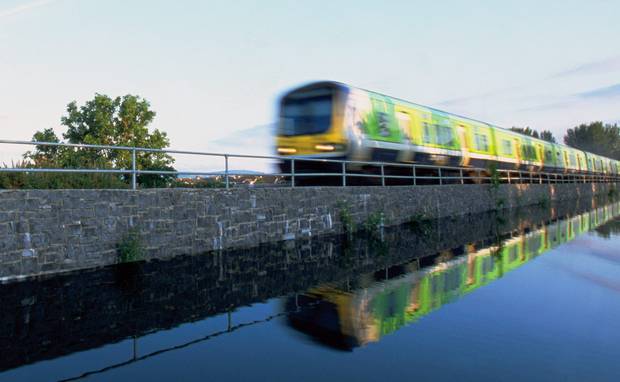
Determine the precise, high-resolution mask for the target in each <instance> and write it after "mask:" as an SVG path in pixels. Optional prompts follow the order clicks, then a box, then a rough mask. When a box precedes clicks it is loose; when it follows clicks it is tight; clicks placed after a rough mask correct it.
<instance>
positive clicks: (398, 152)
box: [276, 82, 620, 175]
mask: <svg viewBox="0 0 620 382" xmlns="http://www.w3.org/2000/svg"><path fill="white" fill-rule="evenodd" d="M279 109H280V121H279V126H278V133H277V137H276V150H277V153H278V154H279V155H281V156H288V157H292V158H332V159H345V160H353V161H380V162H399V163H423V164H435V165H446V166H448V165H449V166H462V167H477V168H489V167H490V166H491V165H495V166H497V168H500V169H507V170H509V169H515V170H527V171H545V172H554V173H583V174H599V175H618V174H619V171H620V161H617V160H613V159H609V158H606V157H603V156H600V155H596V154H592V153H588V152H585V151H582V150H578V149H575V148H572V147H569V146H566V145H562V144H557V143H550V142H547V141H544V140H541V139H537V138H533V137H530V136H526V135H522V134H519V133H516V132H514V131H511V130H507V129H503V128H500V127H497V126H493V125H491V124H488V123H485V122H481V121H477V120H474V119H470V118H466V117H462V116H459V115H455V114H450V113H447V112H444V111H440V110H437V109H433V108H430V107H426V106H421V105H417V104H414V103H411V102H407V101H404V100H401V99H398V98H393V97H388V96H385V95H382V94H378V93H374V92H371V91H366V90H362V89H358V88H355V87H351V86H348V85H345V84H341V83H338V82H315V83H310V84H308V85H305V86H302V87H299V88H296V89H294V90H291V91H289V92H288V93H286V94H285V95H284V96H283V97H282V99H281V101H280V105H279Z"/></svg>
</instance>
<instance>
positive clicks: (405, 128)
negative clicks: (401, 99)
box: [396, 111, 411, 140]
mask: <svg viewBox="0 0 620 382" xmlns="http://www.w3.org/2000/svg"><path fill="white" fill-rule="evenodd" d="M396 119H397V120H398V127H400V131H401V132H402V133H403V138H406V139H407V140H409V139H411V118H410V117H409V114H407V113H404V112H402V111H399V112H398V113H396Z"/></svg>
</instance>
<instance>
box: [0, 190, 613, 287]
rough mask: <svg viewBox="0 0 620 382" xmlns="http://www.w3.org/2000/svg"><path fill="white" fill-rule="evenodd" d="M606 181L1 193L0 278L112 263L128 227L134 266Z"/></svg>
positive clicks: (559, 193) (523, 201)
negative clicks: (139, 257) (137, 256)
mask: <svg viewBox="0 0 620 382" xmlns="http://www.w3.org/2000/svg"><path fill="white" fill-rule="evenodd" d="M610 187H612V186H611V185H606V184H554V185H534V184H520V185H500V186H498V187H496V188H494V187H491V186H489V185H454V186H421V187H410V186H408V187H407V186H402V187H349V188H341V187H304V188H294V189H290V188H281V189H261V188H256V189H231V190H225V189H199V190H192V189H151V190H139V191H131V190H6V191H5V190H3V191H0V280H4V281H8V280H15V279H19V278H21V277H24V276H31V275H37V274H46V273H56V272H62V271H67V270H74V269H85V268H92V267H99V266H104V265H109V264H113V263H116V262H117V261H118V245H119V243H120V242H121V241H123V240H124V237H126V235H127V233H128V232H129V231H130V230H135V231H136V232H138V233H139V235H140V236H141V238H142V247H143V249H144V251H143V252H144V254H143V258H144V259H155V258H169V257H174V256H177V255H181V254H196V253H201V252H205V251H210V250H219V249H225V248H242V247H253V246H256V245H258V244H260V243H266V242H276V241H281V240H291V239H296V238H303V237H310V236H318V235H324V234H333V233H340V232H342V230H343V223H342V221H341V220H342V219H341V216H342V214H343V211H346V212H347V214H348V215H350V216H351V219H352V220H353V221H354V222H355V223H357V224H362V223H363V222H364V221H366V220H367V219H368V218H369V216H373V215H374V216H375V217H379V216H381V220H382V221H383V224H385V225H397V224H401V223H403V222H406V221H408V220H410V219H411V218H412V217H414V216H425V217H427V218H439V217H445V216H452V215H464V214H472V213H479V212H483V211H488V210H492V209H495V208H498V206H499V207H505V208H507V207H515V206H524V205H532V204H537V203H541V202H542V201H545V202H549V201H565V200H571V199H576V198H579V197H586V198H590V197H591V196H592V195H595V194H601V193H608V191H609V189H610Z"/></svg>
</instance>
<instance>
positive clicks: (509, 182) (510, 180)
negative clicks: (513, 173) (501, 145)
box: [506, 170, 512, 184]
mask: <svg viewBox="0 0 620 382" xmlns="http://www.w3.org/2000/svg"><path fill="white" fill-rule="evenodd" d="M506 173H507V174H508V184H512V179H510V170H508V171H506Z"/></svg>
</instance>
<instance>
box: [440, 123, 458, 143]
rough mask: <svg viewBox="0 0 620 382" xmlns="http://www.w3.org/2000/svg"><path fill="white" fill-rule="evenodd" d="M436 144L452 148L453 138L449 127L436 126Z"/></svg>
mask: <svg viewBox="0 0 620 382" xmlns="http://www.w3.org/2000/svg"><path fill="white" fill-rule="evenodd" d="M436 131H437V144H438V145H442V146H452V145H453V144H454V136H453V134H452V128H451V127H450V126H442V125H437V126H436Z"/></svg>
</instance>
